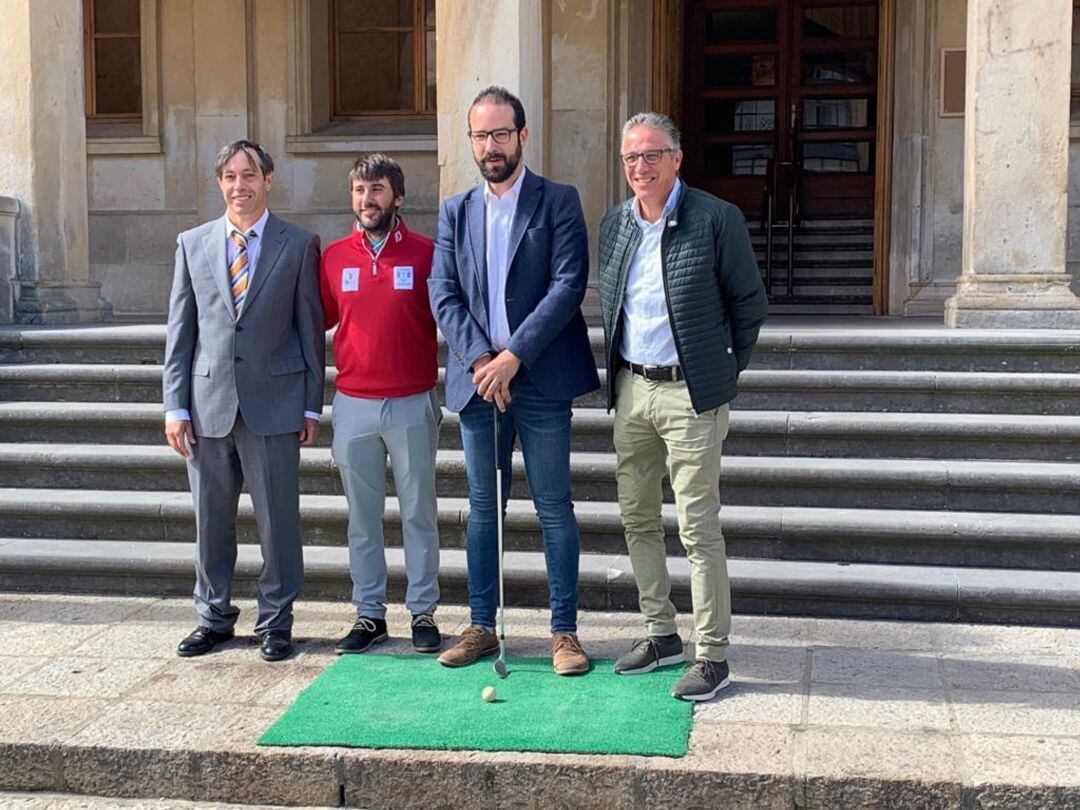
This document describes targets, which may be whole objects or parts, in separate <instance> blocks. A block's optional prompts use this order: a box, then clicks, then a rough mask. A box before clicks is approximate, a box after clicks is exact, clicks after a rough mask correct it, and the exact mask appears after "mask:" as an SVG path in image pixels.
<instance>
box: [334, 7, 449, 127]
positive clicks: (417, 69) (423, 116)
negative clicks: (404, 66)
mask: <svg viewBox="0 0 1080 810" xmlns="http://www.w3.org/2000/svg"><path fill="white" fill-rule="evenodd" d="M341 2H342V0H329V2H328V19H327V32H328V34H329V37H328V38H329V54H328V55H329V74H330V77H329V78H330V98H329V108H330V109H329V120H330V123H336V122H343V121H377V120H383V121H401V120H409V119H411V120H418V121H428V120H432V119H434V118H435V115H436V112H437V110H436V108H435V104H434V103H433V102H432V101H431V99H429V98H428V86H427V71H428V67H429V65H428V58H427V36H428V34H429V33H435V31H436V25H437V21H436V25H430V26H429V25H428V24H427V20H426V16H427V0H412V4H413V13H412V25H411V26H403V25H395V26H388V25H382V26H367V27H359V28H345V29H342V28H339V27H338V6H339V4H340V3H341ZM353 33H356V34H360V33H363V34H375V33H398V34H408V33H411V34H412V35H413V59H412V65H413V105H412V107H411V108H400V109H396V110H393V109H389V110H362V111H343V110H342V109H341V104H340V92H339V91H340V84H339V80H340V71H339V69H338V51H339V47H338V39H339V37H340V36H341V34H353ZM429 103H431V108H430V109H428V105H429Z"/></svg>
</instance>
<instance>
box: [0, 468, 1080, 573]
mask: <svg viewBox="0 0 1080 810" xmlns="http://www.w3.org/2000/svg"><path fill="white" fill-rule="evenodd" d="M300 509H301V515H302V517H303V526H304V542H305V543H306V544H307V545H309V546H312V547H314V546H341V545H344V543H345V538H346V534H347V523H348V508H347V505H346V503H345V499H344V497H342V496H337V495H301V496H300ZM576 514H577V519H578V524H579V526H580V529H581V543H582V549H583V551H584V552H585V553H588V554H622V553H625V542H624V539H623V529H622V523H621V521H620V519H619V510H618V506H617V505H616V504H614V503H608V502H598V503H589V504H582V503H579V504H578V505H577V509H576ZM467 517H468V501H467V500H466V499H464V498H440V499H439V534H440V544H441V546H442V547H443V548H446V549H451V548H464V546H465V527H466V520H467ZM721 521H722V524H723V529H724V536H725V539H726V542H727V549H728V553H729V554H730V555H731V556H732V557H735V558H739V557H758V558H768V559H789V560H809V561H835V562H839V563H846V562H853V563H854V562H860V563H890V564H905V565H952V566H961V567H962V566H982V567H998V568H1016V569H1033V568H1036V569H1037V568H1045V569H1060V570H1080V545H1078V544H1077V542H1076V538H1077V537H1080V516H1076V515H1047V514H1015V513H1006V512H944V511H925V510H893V509H836V508H816V507H794V506H781V507H768V506H724V508H723V511H722V512H721ZM505 525H506V547H507V548H508V549H512V550H536V549H539V548H541V547H542V540H541V537H540V530H539V524H538V522H537V519H536V515H535V512H534V511H533V507H532V504H531V502H528V501H524V500H511V501H510V503H509V505H508V507H507V517H506V524H505ZM663 525H664V532H665V541H666V545H667V553H668V554H669V555H670V556H673V557H675V556H681V555H682V554H683V551H682V547H681V545H680V543H679V539H678V527H677V521H676V517H675V510H674V507H673V506H671V505H670V504H666V505H665V506H664V508H663ZM384 527H385V536H386V542H387V544H388V545H391V546H400V545H401V516H400V511H399V508H398V505H397V501H396V500H395V499H394V498H392V497H391V498H388V499H387V505H386V514H385V518H384ZM237 532H238V537H239V539H240V542H242V543H254V542H256V541H257V535H256V530H255V517H254V512H253V509H252V506H251V501H250V499H249V498H248V496H247V495H246V494H245V495H242V496H241V499H240V509H239V517H238V522H237ZM0 536H7V537H25V538H40V539H49V538H71V539H82V540H87V541H91V540H92V541H97V540H117V541H121V540H132V539H138V540H142V541H160V542H186V543H190V542H191V540H192V539H193V538H194V536H195V516H194V507H193V506H192V501H191V496H190V494H189V493H187V492H182V491H175V492H161V491H131V490H89V489H83V490H67V489H30V488H10V489H0Z"/></svg>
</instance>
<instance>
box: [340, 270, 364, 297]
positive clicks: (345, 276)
mask: <svg viewBox="0 0 1080 810" xmlns="http://www.w3.org/2000/svg"><path fill="white" fill-rule="evenodd" d="M359 289H360V268H359V267H344V268H342V270H341V291H342V292H356V291H357V290H359Z"/></svg>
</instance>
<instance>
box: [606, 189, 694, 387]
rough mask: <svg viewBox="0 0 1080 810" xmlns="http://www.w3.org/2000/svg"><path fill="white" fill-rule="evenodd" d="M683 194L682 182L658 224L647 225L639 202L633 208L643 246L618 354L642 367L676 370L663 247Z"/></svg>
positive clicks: (629, 282) (633, 264)
mask: <svg viewBox="0 0 1080 810" xmlns="http://www.w3.org/2000/svg"><path fill="white" fill-rule="evenodd" d="M681 191H682V182H681V181H680V180H679V178H677V177H676V178H675V186H674V187H673V188H672V189H671V194H669V195H668V198H667V203H666V204H665V205H664V213H663V214H661V215H660V218H659V219H658V220H656V222H646V221H645V219H644V218H643V217H642V216H641V211H640V210H639V204H638V201H637V200H635V201H634V203H633V205H632V206H631V209H630V210H631V211H633V214H634V219H635V220H636V221H637V224H638V227H639V228H641V242H640V244H639V245H638V249H637V251H636V252H635V253H634V258H633V259H632V260H631V261H630V270H629V272H628V273H627V276H626V295H625V296H624V298H623V307H622V311H623V332H622V341H621V343H620V345H619V351H620V352H621V353H622V356H623V359H624V360H626V361H628V362H630V363H637V364H639V365H643V366H677V365H679V352H678V350H677V349H676V348H675V336H674V335H673V334H672V332H671V320H670V318H669V317H668V308H667V298H666V296H665V295H664V271H663V265H662V262H661V254H660V243H661V239H662V238H663V235H664V228H666V227H667V223H668V215H669V214H670V213H671V212H672V211H673V210H674V209H675V203H677V202H678V200H679V193H680V192H681Z"/></svg>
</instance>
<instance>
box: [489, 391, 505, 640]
mask: <svg viewBox="0 0 1080 810" xmlns="http://www.w3.org/2000/svg"><path fill="white" fill-rule="evenodd" d="M492 412H493V414H494V418H495V527H496V534H497V535H498V539H499V643H500V644H505V641H506V608H505V605H506V600H505V598H504V596H503V497H502V484H503V481H502V464H501V461H500V459H501V455H500V453H499V406H498V405H495V406H493V408H492Z"/></svg>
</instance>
